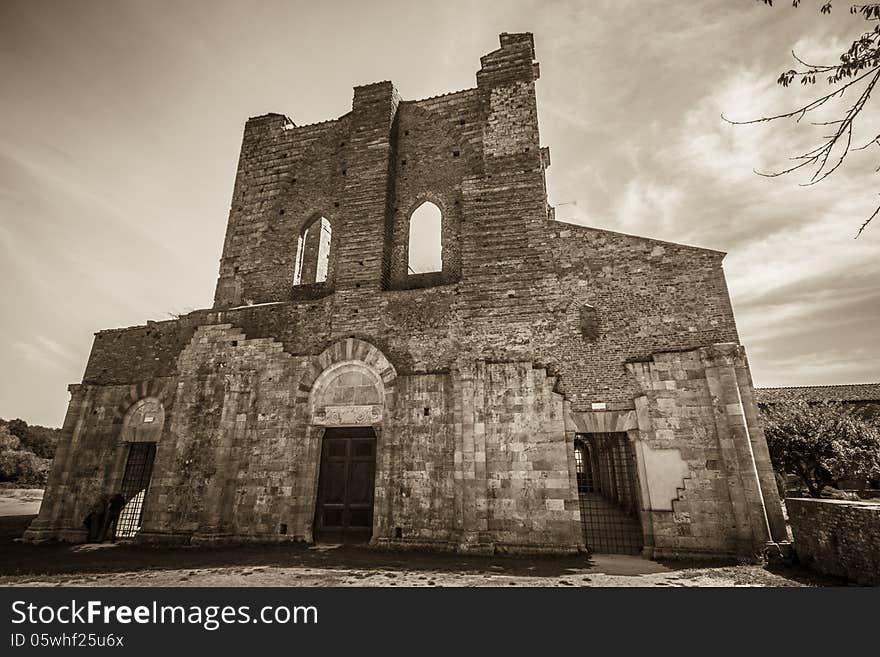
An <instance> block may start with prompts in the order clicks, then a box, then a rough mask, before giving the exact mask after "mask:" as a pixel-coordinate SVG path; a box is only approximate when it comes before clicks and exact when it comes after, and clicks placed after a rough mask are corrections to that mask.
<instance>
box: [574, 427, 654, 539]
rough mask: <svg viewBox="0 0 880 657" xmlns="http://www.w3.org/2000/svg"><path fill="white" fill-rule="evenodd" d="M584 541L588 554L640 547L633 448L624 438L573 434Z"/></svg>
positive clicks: (610, 434) (624, 436) (618, 434)
mask: <svg viewBox="0 0 880 657" xmlns="http://www.w3.org/2000/svg"><path fill="white" fill-rule="evenodd" d="M574 455H575V466H576V471H577V486H578V499H579V501H580V509H581V522H582V524H583V530H584V541H585V542H586V544H587V547H588V548H589V549H590V550H591V551H593V552H601V553H615V554H639V553H640V552H641V550H642V547H643V543H644V541H643V537H642V526H641V522H640V520H639V495H638V486H637V484H636V465H635V457H634V455H633V450H632V445H631V444H630V442H629V438H628V437H627V435H626V434H625V433H588V434H578V435H577V436H576V437H575V444H574Z"/></svg>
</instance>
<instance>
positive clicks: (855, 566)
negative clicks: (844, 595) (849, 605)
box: [785, 498, 880, 585]
mask: <svg viewBox="0 0 880 657" xmlns="http://www.w3.org/2000/svg"><path fill="white" fill-rule="evenodd" d="M785 505H786V507H787V508H788V517H789V520H790V522H791V531H792V534H793V535H794V549H795V551H796V552H797V555H798V559H800V561H801V563H803V564H805V565H807V566H809V567H810V568H812V569H813V570H816V571H818V572H821V573H825V574H828V575H836V576H838V577H846V578H847V579H850V580H853V581H855V582H857V583H859V584H872V585H880V504H877V503H873V502H854V501H849V500H824V499H822V500H819V499H807V498H788V499H786V500H785Z"/></svg>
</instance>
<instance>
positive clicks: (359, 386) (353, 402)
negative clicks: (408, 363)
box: [296, 338, 397, 426]
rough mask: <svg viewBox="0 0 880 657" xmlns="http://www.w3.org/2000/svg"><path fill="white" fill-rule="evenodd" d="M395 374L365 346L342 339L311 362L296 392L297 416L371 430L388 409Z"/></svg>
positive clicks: (322, 423)
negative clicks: (369, 428)
mask: <svg viewBox="0 0 880 657" xmlns="http://www.w3.org/2000/svg"><path fill="white" fill-rule="evenodd" d="M396 379H397V372H396V371H395V369H394V366H393V365H392V364H391V363H390V362H389V361H388V359H387V358H386V357H385V355H384V354H383V353H382V352H381V351H380V350H379V349H378V348H376V347H375V346H373V345H371V344H370V343H369V342H365V341H363V340H358V339H357V338H347V339H345V340H340V341H339V342H336V343H334V344H333V345H331V346H330V347H328V348H327V349H325V350H324V351H323V352H322V353H321V354H320V355H319V356H318V357H317V358H314V359H312V362H311V363H310V364H309V367H308V368H307V369H306V371H305V372H304V373H303V376H302V378H301V379H300V383H299V386H298V388H297V393H296V402H297V414H298V415H300V414H302V415H300V416H301V417H303V416H304V417H305V418H306V421H307V423H308V424H311V425H317V426H375V425H379V424H381V423H382V421H383V419H384V417H385V413H386V412H387V409H388V408H390V407H391V404H392V400H393V395H394V383H395V380H396Z"/></svg>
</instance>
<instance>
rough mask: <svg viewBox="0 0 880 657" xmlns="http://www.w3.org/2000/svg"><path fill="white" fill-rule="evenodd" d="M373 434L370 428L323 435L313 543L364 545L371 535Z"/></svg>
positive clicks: (373, 481)
mask: <svg viewBox="0 0 880 657" xmlns="http://www.w3.org/2000/svg"><path fill="white" fill-rule="evenodd" d="M375 476H376V434H375V433H374V432H373V429H372V428H370V427H338V428H336V427H334V428H330V429H327V430H326V431H325V432H324V438H323V444H322V447H321V474H320V479H319V482H318V500H317V504H316V507H315V540H316V541H322V542H325V543H365V542H367V541H369V540H370V538H372V536H373V489H374V485H375Z"/></svg>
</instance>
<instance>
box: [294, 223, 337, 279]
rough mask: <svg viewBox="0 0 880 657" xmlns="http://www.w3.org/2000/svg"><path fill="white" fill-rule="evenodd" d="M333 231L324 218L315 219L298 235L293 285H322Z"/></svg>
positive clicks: (325, 277) (328, 261) (327, 264)
mask: <svg viewBox="0 0 880 657" xmlns="http://www.w3.org/2000/svg"><path fill="white" fill-rule="evenodd" d="M332 237H333V229H332V228H331V227H330V222H329V221H328V220H327V219H326V218H325V217H316V218H315V220H314V221H312V222H311V223H310V224H309V225H308V226H306V227H305V228H304V229H303V232H302V233H300V236H299V240H298V242H297V245H296V269H295V271H294V275H293V284H294V285H307V284H309V283H323V282H324V281H326V280H327V269H328V266H329V263H330V241H331V238H332Z"/></svg>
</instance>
